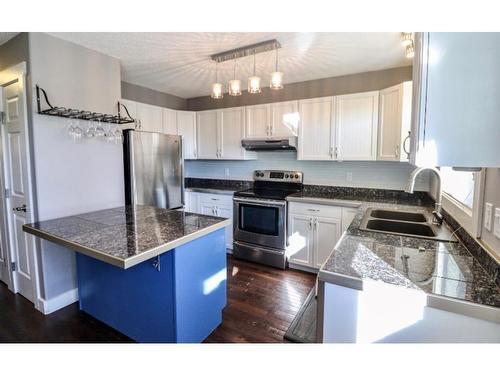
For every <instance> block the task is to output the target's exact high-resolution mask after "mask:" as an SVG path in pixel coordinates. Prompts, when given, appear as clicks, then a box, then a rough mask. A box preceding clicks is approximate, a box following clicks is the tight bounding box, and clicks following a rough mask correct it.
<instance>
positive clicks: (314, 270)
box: [288, 262, 319, 274]
mask: <svg viewBox="0 0 500 375" xmlns="http://www.w3.org/2000/svg"><path fill="white" fill-rule="evenodd" d="M288 268H292V269H295V270H299V271H304V272H309V273H315V274H317V273H318V271H319V270H318V269H317V268H313V267H308V266H303V265H302V264H295V263H292V262H288Z"/></svg>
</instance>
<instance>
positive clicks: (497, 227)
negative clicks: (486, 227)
mask: <svg viewBox="0 0 500 375" xmlns="http://www.w3.org/2000/svg"><path fill="white" fill-rule="evenodd" d="M493 234H494V235H495V237H496V238H500V208H495V221H494V224H493Z"/></svg>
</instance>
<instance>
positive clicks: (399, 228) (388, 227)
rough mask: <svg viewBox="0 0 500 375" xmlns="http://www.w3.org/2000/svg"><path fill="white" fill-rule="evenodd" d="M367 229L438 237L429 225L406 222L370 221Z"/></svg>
mask: <svg viewBox="0 0 500 375" xmlns="http://www.w3.org/2000/svg"><path fill="white" fill-rule="evenodd" d="M366 228H368V229H372V230H377V231H380V232H391V233H397V234H411V235H415V236H423V237H436V234H435V233H434V231H433V230H432V228H431V227H430V226H429V225H427V224H418V223H412V222H406V221H393V220H380V219H374V220H368V222H367V223H366Z"/></svg>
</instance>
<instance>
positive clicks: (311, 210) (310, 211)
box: [288, 202, 342, 219]
mask: <svg viewBox="0 0 500 375" xmlns="http://www.w3.org/2000/svg"><path fill="white" fill-rule="evenodd" d="M288 211H289V212H290V213H293V214H299V215H312V216H323V217H330V218H332V219H341V218H342V208H341V207H335V206H327V205H323V204H310V203H298V202H290V203H289V205H288Z"/></svg>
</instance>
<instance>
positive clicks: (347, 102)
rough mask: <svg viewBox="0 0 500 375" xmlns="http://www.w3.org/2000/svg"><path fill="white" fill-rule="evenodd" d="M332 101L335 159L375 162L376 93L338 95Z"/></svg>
mask: <svg viewBox="0 0 500 375" xmlns="http://www.w3.org/2000/svg"><path fill="white" fill-rule="evenodd" d="M334 100H335V129H336V132H337V137H336V138H337V152H338V154H337V159H339V160H375V159H376V158H377V127H378V91H371V92H362V93H359V94H351V95H340V96H336V97H335V98H334Z"/></svg>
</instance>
